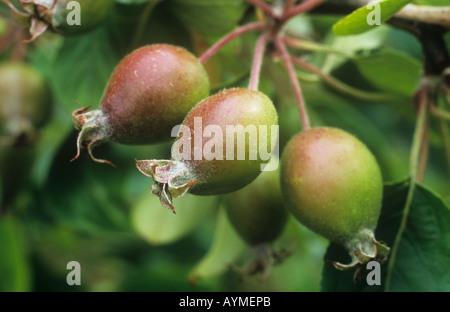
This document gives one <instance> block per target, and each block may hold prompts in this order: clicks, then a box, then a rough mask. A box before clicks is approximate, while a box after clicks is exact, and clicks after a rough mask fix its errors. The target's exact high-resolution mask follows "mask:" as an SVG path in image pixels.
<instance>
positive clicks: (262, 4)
mask: <svg viewBox="0 0 450 312" xmlns="http://www.w3.org/2000/svg"><path fill="white" fill-rule="evenodd" d="M247 2H250V3H251V4H253V5H254V6H256V7H258V8H260V9H262V10H263V11H264V12H266V14H267V15H268V16H269V17H270V18H276V17H277V16H276V14H275V12H274V11H273V9H272V7H271V6H270V5H268V4H267V3H265V2H263V1H261V0H247Z"/></svg>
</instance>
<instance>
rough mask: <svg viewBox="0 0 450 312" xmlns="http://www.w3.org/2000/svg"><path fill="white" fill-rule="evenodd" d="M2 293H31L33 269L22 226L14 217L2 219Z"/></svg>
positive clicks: (0, 277)
mask: <svg viewBox="0 0 450 312" xmlns="http://www.w3.org/2000/svg"><path fill="white" fill-rule="evenodd" d="M0 246H1V252H0V292H17V291H19V292H23V291H29V290H30V286H31V269H30V266H29V262H28V259H27V244H26V238H25V233H24V231H23V228H22V225H21V224H20V223H19V222H18V221H17V220H15V219H13V217H11V216H6V217H2V218H0Z"/></svg>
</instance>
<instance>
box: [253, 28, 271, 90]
mask: <svg viewBox="0 0 450 312" xmlns="http://www.w3.org/2000/svg"><path fill="white" fill-rule="evenodd" d="M269 37H270V32H265V33H263V34H262V35H261V36H260V37H259V39H258V41H257V43H256V46H255V53H254V57H253V65H252V72H251V74H250V83H249V86H248V88H249V89H250V90H255V91H258V85H259V78H260V74H261V67H262V63H263V59H264V52H265V50H266V46H267V42H268V40H269Z"/></svg>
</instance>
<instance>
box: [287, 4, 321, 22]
mask: <svg viewBox="0 0 450 312" xmlns="http://www.w3.org/2000/svg"><path fill="white" fill-rule="evenodd" d="M325 1H327V0H307V1H304V2H302V3H300V4H298V5H297V6H295V7H293V8H292V9H290V10H288V11H286V12H285V13H284V14H283V17H282V18H281V19H282V21H283V22H286V21H288V20H289V19H291V18H292V17H294V16H296V15H298V14H300V13H303V12H306V11H309V10H312V9H313V8H315V7H317V6H318V5H320V4H322V3H323V2H325Z"/></svg>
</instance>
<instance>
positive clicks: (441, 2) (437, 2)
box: [412, 0, 450, 6]
mask: <svg viewBox="0 0 450 312" xmlns="http://www.w3.org/2000/svg"><path fill="white" fill-rule="evenodd" d="M412 3H414V4H418V5H433V6H450V1H448V0H413V1H412Z"/></svg>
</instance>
